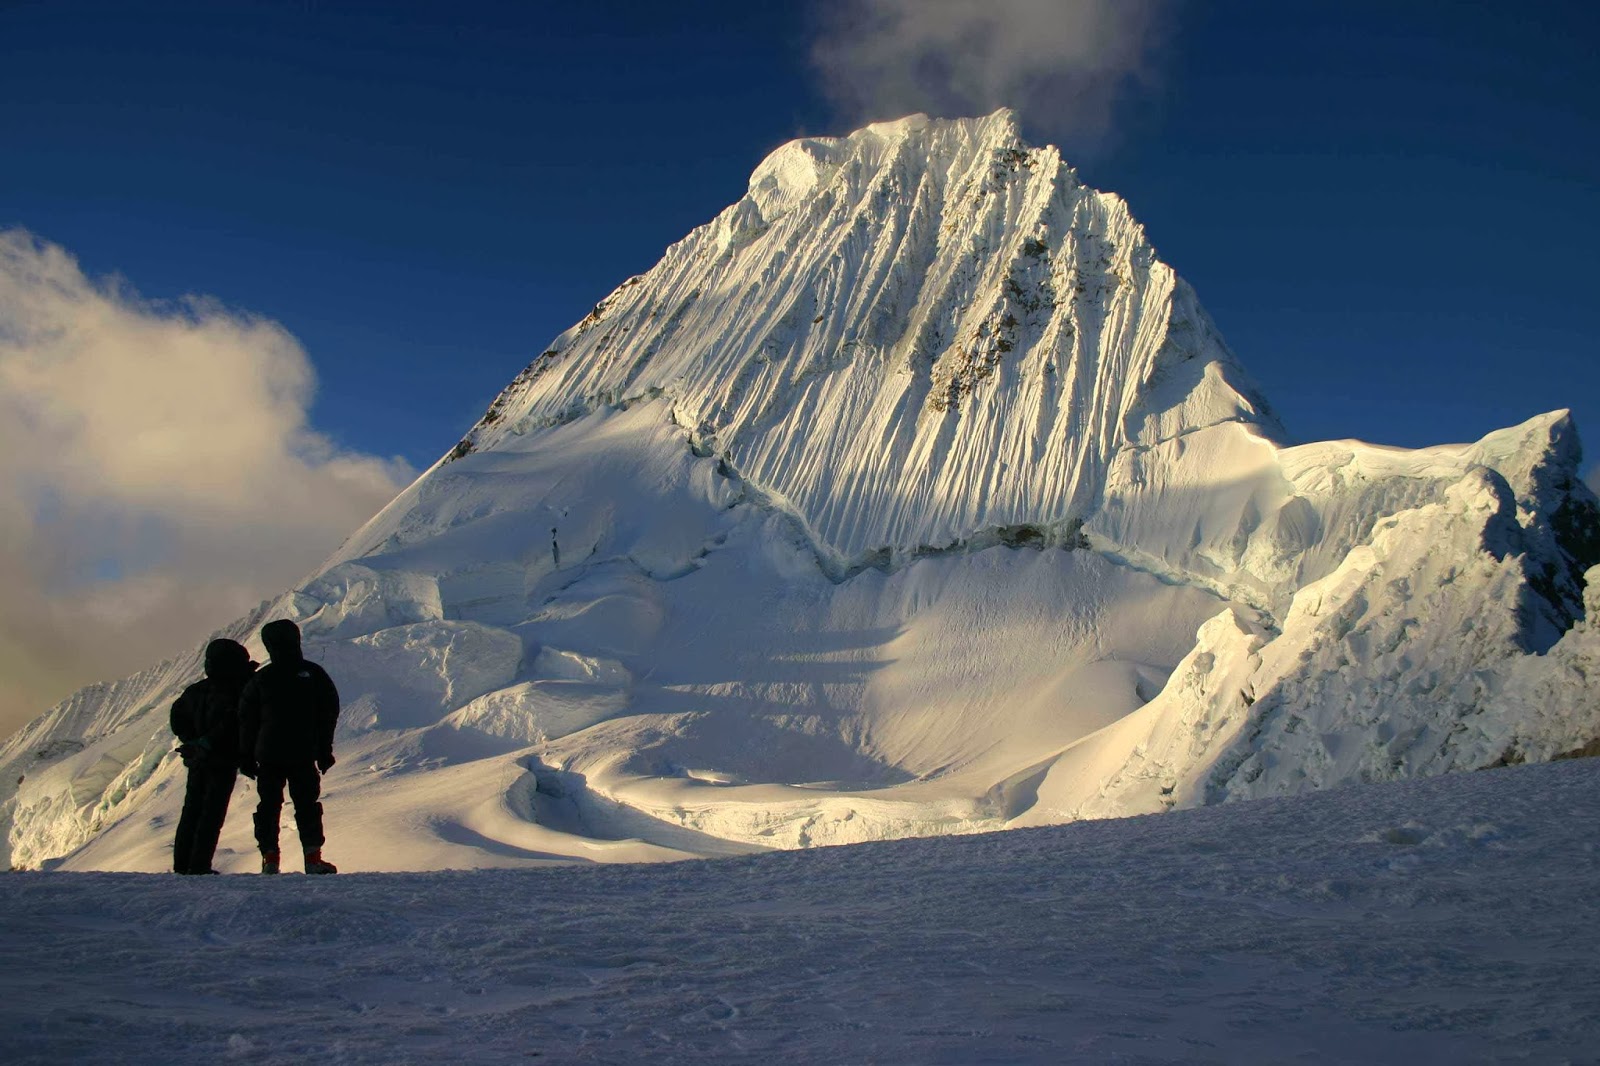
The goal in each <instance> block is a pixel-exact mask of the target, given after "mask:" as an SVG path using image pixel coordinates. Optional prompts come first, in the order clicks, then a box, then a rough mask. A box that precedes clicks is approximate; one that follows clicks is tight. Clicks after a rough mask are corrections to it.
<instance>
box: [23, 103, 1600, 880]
mask: <svg viewBox="0 0 1600 1066" xmlns="http://www.w3.org/2000/svg"><path fill="white" fill-rule="evenodd" d="M1578 464H1579V452H1578V446H1577V441H1576V436H1575V433H1574V431H1573V429H1572V427H1571V425H1570V422H1569V421H1568V420H1567V419H1566V417H1565V415H1564V414H1560V413H1558V414H1554V415H1546V416H1541V417H1539V418H1534V419H1532V420H1530V421H1529V422H1527V423H1525V424H1524V425H1522V426H1519V427H1516V428H1513V429H1508V430H1504V431H1501V432H1499V433H1495V434H1491V435H1490V436H1489V437H1487V438H1485V439H1484V440H1482V441H1480V442H1477V443H1476V444H1471V445H1446V446H1441V447H1437V448H1430V449H1423V450H1419V451H1403V450H1398V449H1388V448H1380V447H1374V446H1371V445H1366V444H1362V443H1359V442H1354V441H1342V442H1334V443H1325V444H1310V445H1300V446H1295V447H1288V446H1285V444H1284V437H1283V434H1282V431H1281V430H1280V429H1279V427H1278V426H1277V423H1276V421H1275V420H1274V418H1273V416H1272V415H1271V413H1270V411H1269V410H1268V409H1267V407H1266V405H1265V403H1264V402H1263V401H1262V400H1261V398H1260V397H1259V396H1258V395H1257V394H1256V392H1255V390H1254V388H1253V386H1252V385H1251V384H1250V383H1249V380H1248V378H1247V377H1246V376H1245V375H1244V373H1243V372H1242V371H1241V369H1240V368H1239V366H1238V364H1237V363H1236V361H1235V360H1234V358H1233V356H1232V354H1231V353H1230V352H1229V351H1228V349H1227V348H1226V346H1225V345H1224V344H1223V342H1222V340H1221V339H1220V337H1219V335H1218V332H1217V330H1216V329H1215V327H1214V326H1213V325H1212V324H1211V322H1210V320H1209V319H1208V318H1207V317H1206V315H1205V313H1204V311H1203V310H1201V308H1200V306H1199V304H1198V301H1197V300H1196V298H1195V296H1194V294H1193V292H1192V291H1191V290H1190V289H1189V288H1188V286H1187V285H1185V284H1184V283H1183V282H1182V281H1181V280H1179V279H1178V278H1177V277H1176V276H1175V275H1174V274H1173V272H1172V270H1171V269H1170V268H1169V267H1167V266H1166V265H1165V264H1163V263H1162V262H1160V261H1159V260H1158V259H1157V258H1156V256H1155V253H1154V251H1153V250H1152V249H1151V247H1150V245H1149V244H1148V242H1147V241H1146V239H1145V235H1144V232H1143V230H1142V229H1141V227H1139V225H1138V224H1137V223H1135V222H1134V221H1133V219H1132V218H1131V217H1130V215H1129V213H1128V211H1127V208H1126V206H1125V205H1124V204H1123V203H1122V201H1120V200H1119V199H1117V198H1116V197H1114V196H1110V195H1107V194H1104V193H1099V192H1095V191H1094V190H1092V189H1089V188H1087V187H1085V186H1084V185H1082V184H1081V183H1079V182H1078V180H1077V178H1076V176H1075V175H1074V173H1073V172H1072V171H1071V170H1070V169H1069V168H1068V167H1066V166H1065V165H1064V164H1063V163H1062V161H1061V159H1060V157H1059V155H1058V154H1057V153H1056V152H1055V150H1054V149H1050V148H1045V149H1034V148H1030V147H1028V146H1027V145H1025V144H1024V143H1023V142H1022V141H1021V139H1020V137H1019V134H1018V131H1017V128H1016V124H1015V122H1014V119H1013V118H1012V116H1011V115H1009V114H1008V113H1005V112H1001V113H998V114H996V115H992V116H989V117H987V118H983V119H976V120H961V121H948V122H946V121H931V120H928V119H925V118H922V117H913V118H909V119H904V120H901V121H899V122H894V123H885V124H880V125H876V126H871V127H868V128H866V129H864V130H861V131H858V132H857V133H854V134H852V135H851V136H849V137H846V138H839V139H821V138H817V139H807V140H802V141H796V142H793V143H791V144H788V145H785V146H784V147H782V148H780V149H778V150H777V151H776V152H774V153H773V154H772V156H770V157H769V158H768V159H767V160H766V161H765V162H764V163H762V164H761V166H760V167H758V168H757V170H756V172H755V174H754V175H753V176H752V178H751V182H750V191H749V193H748V195H747V196H746V197H744V198H743V199H742V200H740V201H739V202H738V203H737V204H734V205H733V206H731V207H729V208H728V209H727V210H726V211H724V212H723V213H722V214H721V215H719V216H718V217H717V218H716V219H714V220H713V221H712V222H710V223H709V224H707V225H706V226H703V227H701V228H700V229H698V230H696V231H695V232H694V233H692V234H690V235H689V236H688V237H687V238H685V239H684V240H683V241H681V242H679V243H678V244H676V245H674V246H673V247H672V248H670V249H668V250H667V252H666V254H665V256H664V257H663V259H662V260H661V262H660V263H658V264H657V265H656V266H655V267H654V268H652V269H651V270H650V271H649V272H647V273H645V274H643V275H640V276H638V277H636V278H631V279H629V280H628V281H627V282H625V283H624V284H623V285H621V286H620V287H619V288H618V289H617V290H616V291H615V292H613V293H612V294H611V295H610V296H608V297H606V299H604V300H602V301H601V302H600V304H598V305H597V306H596V307H595V308H594V310H593V311H592V312H591V313H590V314H588V315H587V316H586V317H584V318H583V320H582V321H580V322H579V323H578V324H577V325H576V326H574V327H573V328H572V329H570V330H568V331H567V332H566V333H564V334H562V335H561V336H560V337H558V338H556V340H555V341H554V342H552V343H551V344H550V345H549V346H548V347H547V349H546V350H545V351H544V352H543V353H542V354H541V355H539V356H538V357H537V358H536V359H535V360H534V361H533V363H532V364H531V365H530V366H529V367H528V368H527V369H526V370H524V371H523V372H522V373H521V374H519V375H518V376H517V377H516V379H515V380H514V381H513V382H512V384H511V385H510V386H509V387H508V388H507V389H506V391H505V392H504V393H503V394H502V395H501V396H500V397H499V398H498V399H497V400H496V401H495V402H494V404H493V405H492V406H491V408H490V410H489V412H488V413H487V414H486V415H485V417H484V418H483V420H482V421H481V422H480V423H479V424H478V425H477V426H476V427H474V428H473V429H472V430H471V432H470V433H469V434H468V435H467V436H466V438H465V439H463V441H462V442H461V444H460V445H459V446H457V447H456V448H455V449H454V450H453V451H452V452H451V453H450V455H448V456H446V457H445V459H444V460H441V462H440V463H439V464H438V465H436V466H435V467H434V468H433V469H432V470H430V471H429V472H428V473H427V474H425V475H424V476H423V477H422V478H420V479H419V480H418V481H417V482H416V483H415V484H414V485H412V486H411V487H410V488H408V489H407V490H406V491H405V492H403V493H402V494H401V495H400V496H399V497H398V498H397V499H396V500H395V501H394V502H393V503H392V504H391V505H390V506H389V507H388V508H386V509H385V510H384V511H383V512H382V513H381V514H380V515H378V516H377V517H376V518H374V519H373V521H372V522H370V523H369V524H368V525H367V526H366V527H365V528H364V529H362V530H361V531H359V532H358V533H357V534H356V535H355V536H354V537H352V538H351V540H350V541H349V543H347V544H346V546H345V547H344V548H343V549H342V550H341V551H340V552H339V553H338V554H337V555H336V556H335V557H334V558H333V559H331V560H330V561H329V563H328V564H327V565H326V566H325V567H324V568H322V570H320V571H319V572H318V573H317V574H315V575H313V576H312V577H311V578H310V579H309V580H308V581H307V582H306V583H305V584H304V585H303V586H302V587H300V588H299V589H296V590H293V591H292V592H290V593H287V594H286V595H285V596H283V597H282V598H280V599H279V600H278V601H275V602H273V603H268V604H263V605H262V607H261V609H260V610H259V611H257V612H255V613H253V614H252V615H251V616H250V617H248V618H246V619H241V620H240V622H239V623H238V624H237V625H236V626H234V627H232V629H231V630H230V631H229V632H230V634H231V635H235V636H239V637H241V638H244V639H247V640H251V641H252V646H253V647H257V648H259V645H258V644H255V643H254V642H253V633H254V629H255V628H256V627H257V626H258V625H259V623H260V622H261V621H262V620H264V619H266V618H269V617H274V616H284V615H286V616H289V617H293V618H296V619H297V620H299V621H300V622H301V625H302V627H303V629H304V631H305V634H306V643H307V649H308V653H309V654H310V655H311V656H312V657H314V658H318V659H320V660H321V661H322V662H323V663H324V664H325V665H327V666H328V668H329V669H330V671H331V672H332V674H333V676H334V677H335V679H336V680H337V682H338V683H339V686H340V690H341V693H342V694H343V696H344V698H345V704H346V710H345V713H344V716H343V719H342V721H341V726H340V733H339V738H338V746H339V751H340V763H339V765H338V766H337V767H336V768H335V770H334V771H333V773H332V774H331V775H330V777H329V779H328V781H327V801H326V802H327V806H328V810H329V833H330V844H329V847H330V853H335V852H336V853H337V854H338V856H339V858H340V860H341V865H348V866H352V867H355V868H366V869H396V868H431V867H443V866H483V865H518V864H524V863H530V862H540V861H547V860H550V859H558V858H568V859H570V858H581V859H586V860H616V859H640V858H665V857H673V856H678V855H685V854H700V855H705V854H724V853H728V852H733V851H740V850H749V849H752V848H761V847H795V846H806V845H809V844H817V843H842V842H850V841H857V840H866V839H873V838H881V837H887V836H902V835H913V834H933V833H953V832H971V831H979V830H985V829H997V828H1004V827H1008V826H1017V825H1027V824H1040V823H1046V822H1055V821H1063V820H1069V819H1073V818H1081V817H1099V816H1114V815H1118V814H1127V813H1138V812H1146V811H1158V810H1162V809H1166V808H1168V807H1171V806H1174V805H1194V804H1201V803H1210V802H1220V801H1226V800H1232V799H1240V798H1249V797H1252V796H1261V795H1269V794H1276V793H1284V792H1292V791H1298V790H1304V789H1310V788H1324V787H1331V786H1336V785H1339V784H1341V783H1346V782H1350V781H1357V780H1381V779H1384V778H1390V777H1402V776H1411V775H1421V774H1436V773H1443V772H1447V771H1453V770H1463V769H1471V768H1475V767H1479V766H1485V765H1490V764H1492V763H1496V762H1500V761H1507V760H1513V761H1514V760H1520V759H1544V758H1552V757H1556V756H1559V755H1562V754H1566V753H1569V752H1573V751H1577V750H1580V749H1583V748H1584V747H1585V746H1586V745H1590V744H1591V743H1592V742H1593V741H1594V740H1595V739H1596V737H1600V710H1597V708H1596V707H1595V705H1594V702H1593V700H1592V699H1591V698H1590V696H1589V694H1588V691H1587V689H1586V687H1585V684H1586V683H1585V680H1584V679H1585V678H1586V677H1587V676H1589V675H1588V674H1587V673H1586V671H1588V670H1590V669H1591V668H1592V667H1593V664H1594V663H1595V662H1597V661H1600V636H1597V635H1596V630H1595V628H1594V625H1593V622H1592V611H1593V608H1594V607H1595V606H1596V604H1595V602H1594V595H1595V594H1594V588H1595V582H1594V581H1591V580H1588V579H1589V578H1595V579H1600V570H1591V571H1589V572H1588V574H1587V575H1586V574H1585V568H1587V567H1589V566H1591V565H1593V564H1595V563H1597V562H1600V531H1597V522H1596V505H1595V501H1594V498H1593V497H1592V495H1591V494H1590V493H1589V492H1588V490H1587V489H1586V488H1584V487H1583V485H1582V483H1581V482H1580V481H1579V479H1578V478H1577V476H1576V471H1577V469H1578ZM1586 596H1587V597H1588V602H1587V603H1586V602H1585V597H1586ZM197 673H198V656H196V657H193V658H187V659H183V660H178V661H174V662H171V663H166V664H162V665H160V666H158V667H156V668H153V669H152V670H151V671H148V672H146V673H145V674H141V675H139V676H137V677H135V678H131V679H129V680H127V681H124V682H118V683H117V684H115V685H111V686H99V687H96V688H92V689H87V690H85V691H84V692H82V693H79V694H78V695H77V696H74V697H73V698H72V699H71V700H68V701H67V702H65V703H63V704H62V705H61V706H60V707H58V708H56V709H54V710H53V711H51V712H50V713H48V714H47V715H45V716H44V717H42V718H41V719H39V720H38V721H37V722H35V723H34V724H33V725H32V726H30V727H29V728H28V729H27V730H25V731H24V732H23V733H22V734H20V735H19V736H18V737H16V738H14V739H13V740H12V741H11V742H9V743H8V744H7V745H6V746H5V747H4V749H0V763H3V766H4V768H5V770H6V773H5V778H4V781H5V783H4V784H0V799H3V800H4V803H5V806H4V812H5V817H6V819H7V821H8V822H9V827H10V828H9V839H10V846H11V849H12V859H13V862H16V863H20V864H30V865H31V864H38V863H41V862H45V861H48V860H52V859H55V858H57V857H62V856H65V857H66V858H65V860H64V861H65V862H66V864H67V865H68V866H69V867H77V868H93V867H108V866H109V867H125V868H149V869H160V868H163V867H164V866H165V865H166V862H167V860H166V857H165V856H164V854H163V852H162V847H163V845H165V844H166V842H167V841H168V840H169V839H170V821H171V819H172V818H174V817H175V810H176V805H177V801H178V798H179V797H178V795H177V793H178V792H179V791H181V790H180V789H176V788H174V787H173V785H174V782H175V781H176V780H177V777H176V775H177V774H178V773H179V771H178V769H177V768H176V766H175V761H174V760H173V759H172V757H171V756H170V754H169V748H170V746H171V738H170V737H169V736H168V735H167V733H166V729H165V725H166V722H165V710H166V706H167V704H168V703H169V702H170V700H171V699H172V698H173V697H174V696H175V695H176V692H177V691H178V690H179V689H180V688H181V686H182V684H183V683H184V682H185V681H186V680H189V679H192V677H193V676H196V675H197ZM19 775H20V776H21V778H22V780H21V782H20V784H13V783H12V782H15V781H16V779H17V777H18V776H19ZM237 802H238V803H240V804H243V803H246V802H248V799H247V797H246V796H245V794H244V793H243V791H242V790H241V794H240V797H239V799H238V801H237ZM223 844H224V847H225V849H231V851H225V853H224V857H223V859H222V860H221V861H222V862H223V863H224V864H228V863H233V864H235V865H236V866H238V867H240V868H243V867H245V866H247V865H248V853H249V851H250V847H251V845H250V841H249V831H248V819H247V818H245V817H243V816H242V815H238V816H236V817H235V818H234V819H233V821H232V823H231V824H230V827H229V829H228V831H227V833H226V834H225V836H224V840H223Z"/></svg>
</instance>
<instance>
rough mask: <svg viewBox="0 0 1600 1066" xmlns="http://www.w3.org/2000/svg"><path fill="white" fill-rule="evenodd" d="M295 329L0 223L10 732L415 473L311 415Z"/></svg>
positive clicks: (0, 471)
mask: <svg viewBox="0 0 1600 1066" xmlns="http://www.w3.org/2000/svg"><path fill="white" fill-rule="evenodd" d="M314 388H315V375H314V372H313V370H312V367H311V363H310V361H309V360H308V359H307V357H306V354H305V352H304V350H303V349H302V348H301V347H300V344H299V342H297V341H296V340H295V339H294V337H292V336H291V335H290V334H289V333H288V332H287V331H286V330H285V329H283V327H281V326H279V325H278V324H276V323H274V322H271V321H268V320H265V319H262V318H259V317H255V316H252V315H249V314H244V313H241V312H238V311H235V310H231V309H228V308H225V307H223V306H221V305H220V304H218V303H216V302H215V301H211V300H207V299H204V298H187V299H185V300H183V301H180V302H177V303H175V304H158V303H151V302H149V301H146V300H143V299H141V298H140V297H139V296H138V295H137V294H135V293H133V292H131V291H129V290H128V289H127V287H126V286H125V285H123V284H121V283H119V282H117V281H115V280H97V279H92V278H90V277H88V276H86V275H85V274H84V273H83V271H82V270H81V269H80V267H79V266H78V264H77V262H76V261H74V259H73V258H72V257H71V256H70V255H69V254H68V253H67V252H66V251H65V250H64V249H62V248H60V247H59V246H56V245H53V244H49V243H46V242H43V241H40V240H37V239H36V238H34V237H33V236H32V235H30V234H28V233H26V232H24V231H21V230H9V231H0V582H3V583H4V588H5V595H4V596H3V597H0V737H4V736H6V735H9V734H10V733H11V732H13V731H14V730H15V729H16V728H17V727H19V726H20V725H22V724H23V723H24V722H25V721H27V720H28V719H30V718H32V717H33V716H35V715H37V714H39V713H40V712H42V711H44V710H46V709H47V708H48V707H49V706H50V705H51V704H53V703H54V702H55V701H57V700H59V699H61V698H62V697H64V696H65V695H67V694H68V693H69V692H70V691H72V690H73V689H74V688H76V687H78V686H80V685H83V684H86V683H89V682H93V681H99V680H105V679H108V678H112V677H117V676H121V675H124V674H127V673H130V672H132V671H133V670H135V669H138V668H140V667H144V666H148V665H150V664H151V663H152V662H154V661H156V660H158V659H160V658H164V657H166V656H169V655H172V654H174V653H176V652H179V651H182V650H184V649H185V648H186V647H187V646H188V645H190V644H195V645H196V646H198V642H200V641H202V640H204V639H205V638H206V636H207V635H208V634H210V633H211V632H213V631H214V630H215V629H217V628H218V627H220V626H222V625H225V624H227V623H228V622H229V621H231V620H232V619H234V618H236V617H237V616H239V615H240V614H242V613H244V611H246V610H248V609H249V608H250V607H251V606H253V605H254V604H255V603H257V602H259V601H260V600H261V599H263V598H264V597H266V596H269V595H273V594H276V593H278V592H281V591H282V590H283V589H285V588H287V587H289V586H291V585H292V584H293V583H294V582H295V581H297V580H299V579H300V578H302V577H304V576H305V574H306V572H307V571H309V570H310V569H311V568H312V567H314V566H315V565H316V564H317V563H318V562H320V561H321V560H322V559H323V558H324V557H325V556H326V555H327V554H328V553H329V552H331V551H332V550H333V549H334V548H335V547H337V545H338V544H339V542H340V541H341V540H342V539H343V538H344V537H345V536H346V535H348V534H349V533H350V532H351V531H352V530H354V529H355V528H356V527H357V526H358V525H359V524H360V523H361V522H362V521H363V520H365V519H366V518H367V517H369V516H370V515H371V514H372V513H373V512H374V511H376V510H377V509H378V508H379V507H381V506H383V504H384V503H386V502H387V501H388V500H389V499H391V498H392V497H393V495H394V494H395V492H396V491H398V489H399V488H400V486H401V485H403V484H404V483H405V481H406V480H408V479H409V478H410V476H411V473H412V472H411V470H410V469H409V467H407V466H406V464H405V463H404V462H403V461H402V460H398V459H388V460H386V459H381V458H377V457H374V456H369V455H362V454H356V453H351V452H348V451H344V450H341V449H340V448H339V447H337V446H336V445H335V444H334V443H333V441H331V440H330V439H329V438H328V437H326V436H325V435H323V434H321V433H318V432H317V431H316V430H314V429H313V428H311V427H310V425H309V424H308V420H307V409H308V405H309V403H310V401H311V397H312V393H313V391H314Z"/></svg>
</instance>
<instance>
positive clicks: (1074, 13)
mask: <svg viewBox="0 0 1600 1066" xmlns="http://www.w3.org/2000/svg"><path fill="white" fill-rule="evenodd" d="M1171 7H1172V4H1171V3H1169V2H1168V0H831V2H825V3H823V4H822V5H821V6H820V8H819V20H820V27H819V33H818V36H817V40H816V41H815V43H814V45H813V48H812V61H813V64H814V66H815V68H816V71H817V74H818V78H819V83H820V87H821V89H822V91H823V92H824V93H825V94H827V96H828V97H829V98H831V99H832V101H833V102H834V104H835V105H837V106H838V107H839V108H840V109H841V110H842V111H843V112H844V114H845V117H846V118H847V119H849V120H851V121H862V120H866V119H885V118H895V117H899V116H900V115H903V114H906V113H909V112H914V111H927V112H930V113H932V114H935V115H942V116H945V117H955V116H962V115H973V114H986V113H988V112H990V111H993V110H994V109H995V108H998V107H1002V106H1004V107H1011V108H1015V109H1016V110H1017V111H1019V112H1020V113H1021V114H1022V116H1023V119H1024V120H1025V121H1026V122H1027V123H1028V124H1029V125H1030V126H1032V127H1034V128H1036V129H1039V130H1040V131H1042V132H1043V133H1045V134H1047V135H1049V136H1051V137H1055V138H1059V139H1061V140H1064V141H1076V142H1088V143H1092V142H1095V141H1098V140H1100V139H1101V138H1103V137H1104V136H1105V135H1106V134H1107V133H1108V131H1109V130H1110V128H1111V125H1112V119H1113V117H1114V114H1113V113H1114V111H1115V109H1116V106H1117V104H1118V103H1119V102H1120V101H1121V100H1122V99H1123V98H1124V97H1125V96H1126V95H1127V94H1128V93H1129V92H1130V91H1137V90H1138V89H1139V88H1141V87H1145V88H1148V87H1149V86H1150V85H1151V84H1152V83H1153V82H1154V81H1155V77H1156V74H1155V67H1156V53H1157V52H1158V51H1159V48H1160V45H1161V44H1162V43H1163V41H1164V40H1165V38H1166V34H1167V30H1168V23H1169V21H1170V19H1169V18H1168V16H1169V14H1170V9H1171Z"/></svg>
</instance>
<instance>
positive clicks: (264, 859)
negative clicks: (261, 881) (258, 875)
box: [261, 851, 278, 874]
mask: <svg viewBox="0 0 1600 1066" xmlns="http://www.w3.org/2000/svg"><path fill="white" fill-rule="evenodd" d="M261 872H262V873H264V874H275V873H277V872H278V853H277V852H275V851H263V852H262V853H261Z"/></svg>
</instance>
